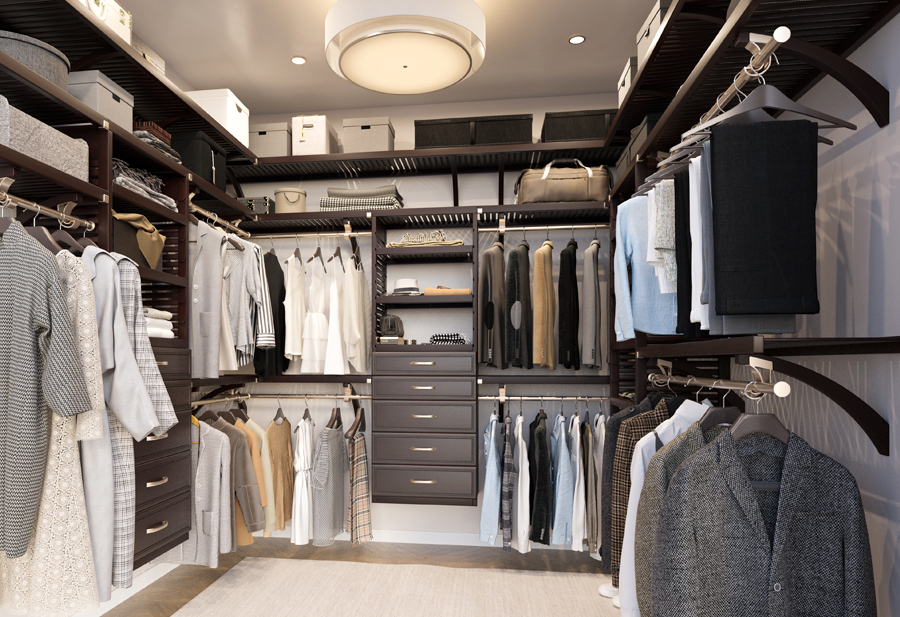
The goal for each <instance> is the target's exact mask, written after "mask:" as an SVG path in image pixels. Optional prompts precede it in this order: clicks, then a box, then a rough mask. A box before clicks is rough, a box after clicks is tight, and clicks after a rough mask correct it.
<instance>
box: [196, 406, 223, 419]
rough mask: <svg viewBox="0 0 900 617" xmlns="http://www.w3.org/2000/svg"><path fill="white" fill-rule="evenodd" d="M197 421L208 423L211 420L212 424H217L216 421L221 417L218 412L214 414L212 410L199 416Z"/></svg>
mask: <svg viewBox="0 0 900 617" xmlns="http://www.w3.org/2000/svg"><path fill="white" fill-rule="evenodd" d="M197 419H198V420H200V421H201V422H206V421H207V420H209V421H210V422H215V421H216V420H218V419H219V415H218V414H217V413H216V412H214V411H213V410H212V409H207V410H206V411H204V412H203V413H202V414H200V415H199V416H197Z"/></svg>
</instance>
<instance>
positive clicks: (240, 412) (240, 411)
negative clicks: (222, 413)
mask: <svg viewBox="0 0 900 617" xmlns="http://www.w3.org/2000/svg"><path fill="white" fill-rule="evenodd" d="M232 411H233V412H234V415H235V416H237V417H238V418H240V419H241V420H242V421H244V422H247V421H249V420H250V416H249V415H247V403H246V402H245V401H238V406H237V407H235V408H234V409H232Z"/></svg>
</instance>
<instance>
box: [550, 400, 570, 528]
mask: <svg viewBox="0 0 900 617" xmlns="http://www.w3.org/2000/svg"><path fill="white" fill-rule="evenodd" d="M566 432H567V431H566V418H565V416H563V415H562V414H558V415H557V416H556V421H555V422H554V423H553V434H552V435H550V458H551V459H552V460H553V473H554V475H553V533H552V534H551V536H550V544H567V545H568V544H572V508H573V506H574V502H575V479H574V478H573V476H572V459H571V457H570V456H569V446H568V444H567V443H566Z"/></svg>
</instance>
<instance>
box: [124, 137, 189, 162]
mask: <svg viewBox="0 0 900 617" xmlns="http://www.w3.org/2000/svg"><path fill="white" fill-rule="evenodd" d="M134 136H135V137H137V138H138V139H140V140H141V141H142V142H144V143H145V144H147V145H148V146H151V147H153V148H156V149H157V150H159V151H160V152H162V153H163V154H165V155H166V156H167V157H169V158H170V159H172V160H173V161H175V162H176V163H178V164H179V165H180V164H181V157H180V156H179V155H178V151H177V150H175V149H174V148H172V146H170V145H169V144H167V143H166V142H164V141H163V140H161V139H160V138H159V137H157V136H156V135H154V134H152V133H150V132H149V131H134Z"/></svg>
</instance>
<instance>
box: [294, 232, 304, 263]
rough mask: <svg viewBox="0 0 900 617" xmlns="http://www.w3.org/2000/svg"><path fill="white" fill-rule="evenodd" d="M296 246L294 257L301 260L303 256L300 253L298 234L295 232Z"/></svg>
mask: <svg viewBox="0 0 900 617" xmlns="http://www.w3.org/2000/svg"><path fill="white" fill-rule="evenodd" d="M295 239H296V240H297V248H295V249H294V257H296V258H297V261H303V257H302V256H301V255H300V234H297V236H296V238H295Z"/></svg>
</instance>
